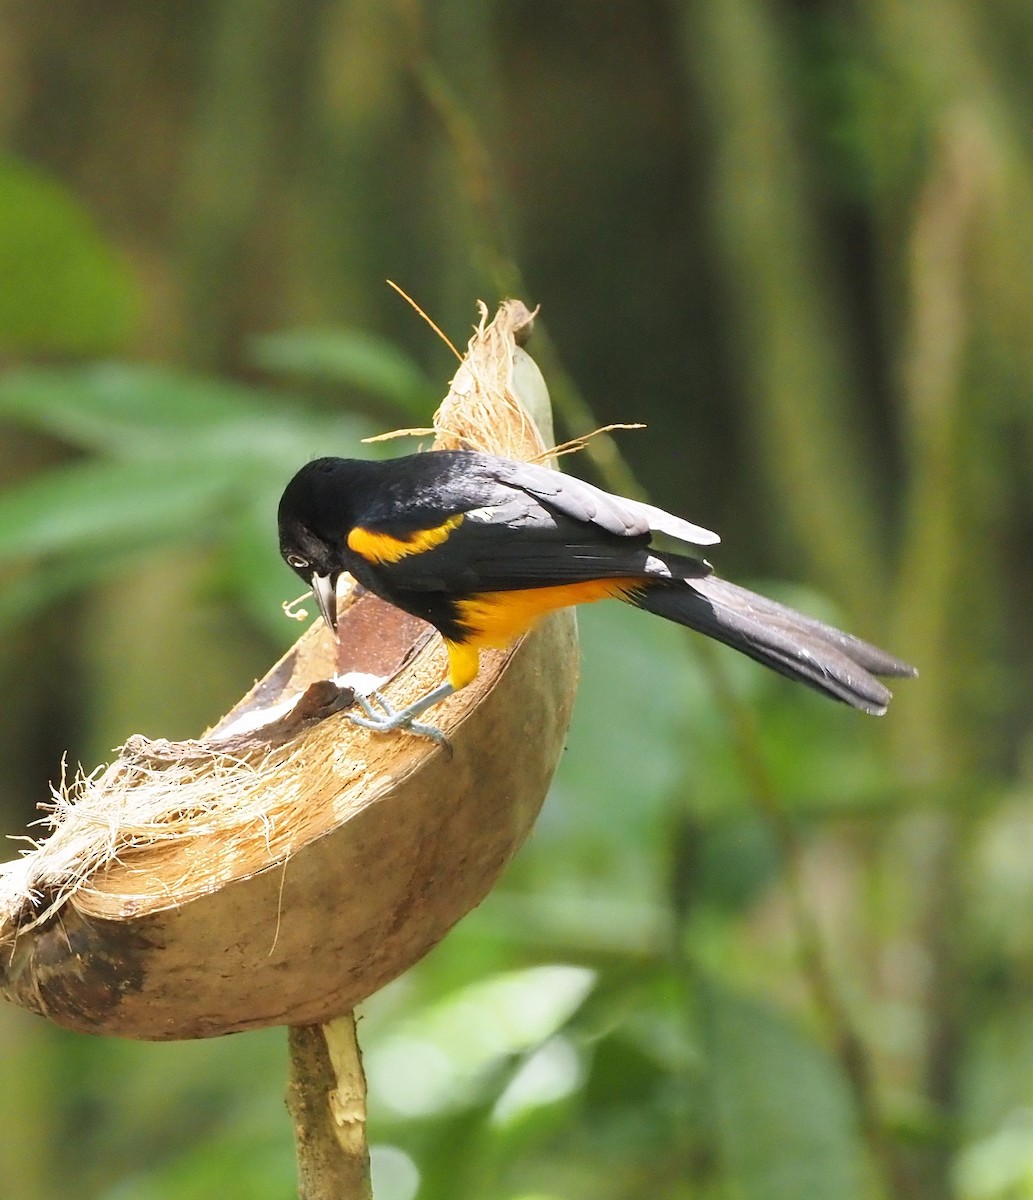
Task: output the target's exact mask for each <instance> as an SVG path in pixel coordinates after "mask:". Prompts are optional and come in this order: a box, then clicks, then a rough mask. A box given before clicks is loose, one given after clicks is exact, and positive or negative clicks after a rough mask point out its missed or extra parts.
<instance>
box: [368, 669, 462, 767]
mask: <svg viewBox="0 0 1033 1200" xmlns="http://www.w3.org/2000/svg"><path fill="white" fill-rule="evenodd" d="M446 689H447V690H446ZM439 693H440V694H439ZM451 694H452V689H451V687H450V686H449V685H448V684H445V685H443V687H441V688H438V689H437V691H435V692H431V693H430V695H428V696H424V697H423V699H422V700H417V701H416V702H415V703H414V704H410V705H409V706H408V708H395V707H394V705H393V704H392V703H391V702H390V700H388V698H387V697H386V696H385V695H383V693H381V692H379V691H377V690H376V689H374V690H373V691H371V692H370V693H369V695H367V696H362V695H359V694H356V696H355V703H356V704H358V706H359V707H360V708H361V709H362V712H363V716H361V717H360V716H359V715H358V714H357V713H348V719H349V720H350V721H351V722H352V723H353V724H355V725H361V726H362V728H363V729H370V730H372V731H373V732H374V733H392V732H394V730H396V729H404V730H405V731H406V732H407V733H412V734H415V735H416V736H417V737H425V738H430V740H431V741H432V742H437V744H438V745H439V746H440V747H441V748H442V749H443V750H444V751H445V753H446V754H447V755H448V757H449V758H451V757H452V743H451V742H450V741H449V740H448V738H447V737H446V735H445V734H444V733H442V731H441V730H440V729H439V728H438V727H437V726H436V725H429V724H427V723H426V722H424V721H417V720H416V717H418V716H419V715H420V713H422V712H423V711H424V710H425V709H427V708H430V706H431V705H432V704H436V703H437V702H438V700H444V699H445V697H446V696H450V695H451ZM374 704H377V705H378V706H379V707H380V710H381V711H380V712H378V711H377V710H376V708H374Z"/></svg>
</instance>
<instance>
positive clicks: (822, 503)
mask: <svg viewBox="0 0 1033 1200" xmlns="http://www.w3.org/2000/svg"><path fill="white" fill-rule="evenodd" d="M404 9H405V11H406V13H407V15H408V16H409V18H410V20H417V19H428V20H429V16H427V17H423V13H424V12H426V13H428V14H429V12H430V10H429V9H421V7H420V6H419V5H414V4H413V3H410V2H409V0H404ZM420 28H421V29H422V25H421V26H420ZM413 44H414V46H415V47H416V48H415V50H414V63H413V65H414V71H415V72H416V75H417V78H418V79H419V80H420V83H421V86H422V87H423V90H424V93H425V95H426V96H427V98H428V101H429V102H430V103H431V104H432V105H433V107H434V109H435V111H437V112H438V113H439V115H440V116H441V119H442V123H443V125H444V128H445V132H446V134H447V136H448V139H449V142H450V145H451V148H452V155H453V160H454V170H455V177H456V179H457V182H458V186H459V188H460V189H461V192H462V195H463V197H464V199H465V201H466V205H467V211H468V214H469V221H470V236H471V240H472V241H473V243H474V244H475V246H476V247H477V249H478V253H479V256H480V260H481V261H482V262H483V263H485V264H488V268H489V270H490V272H491V275H492V280H493V282H494V284H495V286H496V287H497V288H499V290H500V291H501V292H503V293H506V292H510V291H511V290H512V289H519V290H520V291H522V290H523V281H522V276H521V272H520V269H519V267H518V265H517V264H516V262H515V260H514V258H513V256H512V254H511V253H510V251H509V249H508V237H507V232H506V229H505V223H504V220H503V216H502V213H503V205H502V203H501V201H500V199H499V196H498V192H497V185H496V184H495V182H494V176H493V172H492V169H491V163H490V155H489V152H488V149H487V147H486V145H485V143H484V140H483V138H482V136H481V134H480V132H479V129H478V125H477V122H476V121H475V119H474V117H473V115H472V113H471V112H470V110H469V108H468V107H467V106H466V104H465V103H464V101H463V100H462V99H461V97H460V95H459V93H458V91H457V90H456V89H455V88H454V87H452V86H451V85H450V83H449V81H448V79H447V78H446V76H445V74H444V72H443V71H442V70H441V68H440V67H439V66H438V64H437V63H436V62H435V61H434V59H433V58H432V57H431V56H430V54H429V52H428V51H427V49H426V36H425V35H424V36H423V37H419V36H417V37H414V39H413ZM733 74H734V75H735V77H738V75H737V73H733ZM754 99H755V100H756V101H758V102H759V101H760V100H762V99H763V97H762V96H755V97H754ZM748 119H749V114H748V113H746V112H743V113H741V114H739V120H740V121H745V120H748ZM770 186H771V187H772V188H777V187H788V186H790V185H789V183H788V181H786V180H781V181H779V180H773V181H770ZM797 199H798V197H797ZM779 207H781V206H779ZM753 232H754V234H755V237H756V243H755V245H754V252H755V256H756V257H755V258H752V259H746V260H743V261H742V262H741V263H740V269H741V272H742V274H743V275H744V276H747V275H749V276H751V277H752V275H753V274H756V268H757V262H758V261H759V260H760V259H763V257H764V255H765V254H767V253H769V252H772V250H773V249H774V250H777V251H778V253H777V254H776V265H775V267H774V268H772V267H771V266H768V265H765V267H764V271H763V275H764V278H765V279H766V280H767V282H768V284H769V285H770V286H769V289H768V294H763V293H762V294H761V295H759V296H757V297H754V298H747V299H746V300H744V308H746V309H749V310H750V311H752V310H753V308H754V307H757V306H759V307H763V306H765V305H769V306H772V307H773V308H774V309H777V310H778V313H779V314H780V315H779V316H778V317H775V316H773V317H772V319H773V320H775V321H776V324H774V325H772V326H771V327H769V328H767V329H766V330H765V331H764V333H763V336H761V337H759V338H757V337H756V335H755V334H751V335H750V337H752V338H754V340H753V341H751V340H750V338H748V337H747V335H746V333H745V332H744V334H743V340H744V343H748V344H750V345H753V346H754V347H755V348H754V350H753V354H754V366H755V368H756V370H757V371H758V372H762V371H763V370H765V369H767V364H769V363H773V364H774V366H775V367H776V368H777V367H778V366H779V364H781V366H782V367H786V366H787V364H785V363H784V362H782V355H780V354H779V353H778V352H777V348H778V346H779V345H790V344H792V345H796V344H797V341H796V340H795V339H793V338H791V337H790V336H789V335H790V332H791V330H790V329H789V328H787V326H786V325H785V324H779V323H777V322H778V321H788V323H789V325H791V324H792V322H793V321H810V320H813V321H814V322H815V329H816V336H817V339H818V340H820V339H821V338H823V337H824V338H826V339H828V340H829V341H830V342H831V341H833V340H834V332H833V330H832V329H831V328H830V327H829V326H828V323H827V321H826V320H825V319H824V317H823V313H824V312H825V308H824V307H823V305H822V302H821V300H820V299H819V293H818V292H817V286H816V284H814V283H813V281H812V283H811V285H810V290H809V289H808V287H807V286H804V287H802V288H800V289H798V290H797V291H796V292H794V294H793V297H792V300H793V302H794V303H795V305H796V307H795V309H794V307H793V304H790V305H789V306H788V307H787V306H786V303H785V300H784V298H783V297H782V295H781V292H780V283H779V279H778V274H779V268H778V263H781V264H782V268H784V270H785V271H786V272H790V271H792V270H798V272H799V273H802V274H804V275H806V274H807V271H806V270H805V269H804V263H805V262H806V261H807V251H808V243H807V240H806V237H805V235H804V232H803V231H797V241H796V242H792V241H791V242H790V243H788V244H787V245H785V246H779V247H774V248H773V247H772V246H771V245H770V244H769V243H768V240H767V238H768V235H767V234H766V233H765V231H764V230H762V229H761V228H759V227H757V228H755V229H754V231H753ZM790 260H791V261H790ZM776 293H777V294H776ZM818 331H820V332H818ZM543 332H544V331H543V330H542V329H541V326H540V325H539V326H538V327H536V332H535V355H536V357H538V358H539V360H540V361H541V363H542V367H543V370H544V372H545V374H546V376H547V377H548V379H549V387H550V391H551V393H552V396H553V404H554V408H555V409H556V411H557V413H558V414H559V415H560V417H561V419H562V420H563V421H564V423H565V425H566V426H567V428H568V429H569V431H570V432H571V433H573V434H575V435H579V434H584V433H587V432H590V431H591V430H593V429H595V428H598V427H599V425H600V424H601V422H600V421H599V420H598V419H597V418H596V416H595V415H594V413H593V411H592V408H591V405H590V404H589V402H588V401H587V400H586V399H585V398H584V396H582V395H581V393H580V391H579V390H578V388H577V385H576V384H575V383H574V381H573V380H572V379H571V378H570V377H569V375H568V374H567V373H566V372H564V371H563V369H562V366H561V365H560V363H559V362H558V358H557V356H556V354H555V351H554V349H553V347H552V346H551V344H550V343H548V341H547V339H543V338H542V334H543ZM543 342H544V343H545V344H544V345H543ZM543 350H544V353H542V351H543ZM830 356H831V357H830ZM796 366H797V367H798V368H799V373H796V372H795V370H793V369H790V370H789V372H788V374H786V375H783V376H779V377H777V378H775V379H773V380H772V381H770V390H769V391H768V392H767V398H768V400H769V404H768V405H767V406H766V407H764V406H762V412H763V416H764V420H765V422H766V423H767V425H768V426H769V427H770V429H771V430H772V431H773V433H774V434H776V435H777V436H775V438H774V442H775V445H776V447H777V448H781V449H783V450H784V453H785V455H786V457H787V460H788V461H787V464H786V469H787V472H788V475H787V477H786V478H785V479H783V481H782V482H783V484H784V486H785V487H786V488H788V489H789V491H790V492H791V501H790V503H791V506H794V515H795V517H796V519H797V520H798V522H799V524H800V526H801V527H802V528H803V529H804V531H805V532H808V531H809V533H810V535H811V536H812V537H813V538H814V539H815V542H816V544H815V545H814V547H813V553H814V558H815V564H816V567H818V568H819V569H820V571H821V573H822V574H824V575H825V576H826V577H827V578H828V579H829V580H830V586H831V587H832V588H833V590H835V591H836V592H837V594H842V595H844V596H849V597H850V598H851V599H852V600H853V601H855V602H856V603H855V604H854V611H856V612H858V613H859V614H860V615H861V616H865V615H866V614H868V612H869V611H870V609H869V606H874V605H876V604H877V602H878V596H877V595H876V594H875V591H874V590H873V589H872V588H871V586H870V584H871V580H872V579H873V578H874V577H875V575H874V574H873V572H874V571H875V567H874V566H873V565H872V564H873V560H874V554H873V552H872V547H873V546H874V537H873V535H872V533H871V530H870V527H869V524H868V522H867V521H866V518H865V514H866V513H867V509H866V508H865V507H864V506H863V505H861V504H860V503H859V502H858V501H859V498H860V496H861V495H862V489H861V487H860V484H859V481H858V477H857V475H856V473H855V471H854V469H853V468H852V467H850V466H849V465H847V464H848V463H849V462H850V458H849V455H847V454H846V449H845V447H846V444H847V436H846V435H847V431H846V430H845V428H843V427H842V426H841V425H840V424H837V420H838V418H837V417H835V416H834V415H833V414H832V413H830V412H829V411H827V410H823V409H822V404H823V403H824V401H825V400H827V398H828V395H829V393H830V392H831V391H832V390H833V386H832V379H833V377H834V374H835V371H836V370H837V369H838V368H839V367H840V366H841V364H838V363H837V362H836V360H835V356H834V354H833V352H832V351H831V350H830V349H829V347H828V346H827V345H824V344H823V345H822V346H821V347H820V348H815V350H814V354H813V358H811V359H809V360H808V361H807V362H804V363H800V364H796ZM796 387H804V388H811V389H812V391H813V389H817V394H816V395H811V396H810V397H809V398H808V399H806V400H801V399H800V398H799V397H797V396H796V395H795V394H794V389H795V388H796ZM798 402H799V403H798ZM630 415H632V416H633V414H630ZM586 453H587V454H588V455H589V456H590V457H591V459H592V461H593V465H594V466H595V468H596V470H597V471H598V472H599V474H600V475H601V477H602V479H603V482H604V483H605V484H606V485H607V486H608V487H609V488H611V489H612V490H614V491H616V492H621V493H623V494H625V495H639V496H641V495H643V494H644V492H645V489H644V488H643V487H642V486H641V485H640V484H639V482H638V481H637V480H636V479H635V476H634V473H633V472H632V470H631V468H630V467H629V466H628V464H627V462H626V461H625V459H624V458H623V456H622V454H621V452H620V449H619V448H618V446H617V444H616V442H615V441H614V440H613V439H612V438H610V437H608V436H607V435H602V436H599V437H595V438H592V439H591V440H590V441H589V443H588V446H587V448H586ZM826 456H832V457H829V458H826ZM827 461H835V462H836V464H837V465H836V470H835V472H828V471H827V470H826V465H825V464H826V462H827ZM841 467H842V468H843V470H841V469H840V468H841ZM811 472H816V476H814V477H812V475H811ZM844 475H845V478H844ZM816 492H817V496H816V495H815V493H816ZM855 542H856V545H857V548H858V553H857V554H856V555H854V554H853V553H850V551H851V550H852V549H853V547H854V545H855ZM844 550H846V551H847V552H846V553H844ZM819 565H820V566H819ZM880 574H881V573H880ZM866 584H867V585H868V586H866ZM698 641H699V639H694V640H693V645H694V647H695V648H696V649H697V650H698V651H699V655H700V661H701V663H702V664H703V668H704V670H705V671H706V672H707V675H708V678H709V680H710V684H711V687H712V689H713V691H714V694H715V696H716V697H717V699H718V702H719V704H720V706H721V708H722V710H723V712H724V714H725V718H726V720H727V722H728V726H729V729H730V730H731V733H732V739H733V742H734V744H735V747H736V750H737V753H738V759H739V764H740V768H741V770H742V774H743V777H744V778H745V780H746V781H747V784H748V785H749V788H750V790H751V794H752V797H753V800H754V803H755V804H756V805H757V807H758V808H759V810H760V811H761V812H762V814H763V815H764V817H765V819H766V820H767V821H768V823H769V824H770V825H771V827H772V830H773V832H774V834H775V837H776V840H777V843H778V846H779V848H780V851H781V856H782V861H783V866H784V873H785V880H786V888H787V893H788V896H789V902H790V908H791V912H792V918H793V927H794V933H795V937H796V943H797V953H798V956H799V965H800V971H801V974H802V976H803V978H804V979H805V980H806V983H807V987H808V991H809V994H810V998H811V1002H812V1004H813V1006H814V1008H815V1009H816V1011H817V1012H818V1013H819V1014H820V1015H821V1018H822V1020H823V1021H824V1023H825V1025H826V1027H827V1028H828V1031H829V1034H830V1036H831V1038H832V1041H833V1043H834V1045H835V1048H836V1052H837V1056H838V1058H839V1061H840V1064H841V1066H842V1068H843V1071H844V1072H845V1074H846V1076H847V1078H848V1080H849V1081H850V1084H851V1086H852V1089H853V1093H854V1098H855V1102H856V1105H857V1109H858V1114H859V1117H860V1121H861V1125H862V1128H863V1132H864V1135H865V1138H866V1141H867V1144H868V1147H869V1150H870V1152H871V1155H872V1159H873V1161H874V1162H875V1163H876V1164H877V1166H878V1169H879V1172H880V1175H881V1176H882V1180H883V1190H884V1191H885V1192H886V1194H890V1193H891V1191H893V1192H896V1190H897V1187H898V1185H899V1184H900V1173H899V1170H898V1164H897V1162H896V1161H895V1157H894V1153H893V1147H892V1144H891V1143H890V1141H889V1140H888V1138H887V1136H886V1133H885V1128H884V1125H883V1121H882V1118H881V1115H880V1112H879V1105H878V1100H877V1093H876V1082H875V1077H874V1071H873V1068H872V1064H871V1061H870V1058H869V1055H868V1053H867V1050H866V1048H865V1046H864V1044H863V1042H862V1040H861V1038H860V1035H859V1034H858V1032H857V1029H856V1028H855V1026H854V1024H853V1021H852V1019H851V1017H850V1014H849V1011H848V1008H847V1005H846V1003H845V1001H844V999H843V997H842V994H841V992H840V989H839V986H838V983H837V981H836V979H835V976H834V974H833V972H832V969H831V966H830V964H829V962H828V957H827V955H826V953H825V950H824V946H823V943H822V937H821V932H820V927H819V924H818V921H817V918H816V916H815V913H814V910H813V906H812V903H811V901H810V900H809V898H808V894H807V887H806V883H805V878H804V847H803V844H802V843H801V841H800V838H799V835H798V834H797V832H796V830H795V828H794V827H793V825H792V823H791V822H790V821H789V819H788V818H787V816H786V812H785V808H784V805H783V803H782V800H781V797H780V796H779V794H778V789H777V787H776V785H775V782H774V780H773V778H772V776H771V773H770V771H769V770H768V767H767V765H766V763H765V760H764V753H763V749H762V746H761V740H760V737H759V734H758V731H757V728H756V725H755V723H754V721H753V718H752V716H751V714H750V712H749V711H748V709H747V708H746V706H745V705H744V704H743V702H742V701H741V700H740V699H739V698H738V696H737V695H736V693H735V691H734V689H733V688H732V687H731V686H730V684H729V682H728V680H727V678H726V676H725V673H724V670H723V668H722V666H721V664H720V662H719V660H718V659H717V656H716V655H715V654H713V653H712V648H711V647H710V646H709V644H706V643H704V645H703V647H702V648H700V647H699V645H698ZM899 1194H903V1193H902V1192H901V1193H899Z"/></svg>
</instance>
